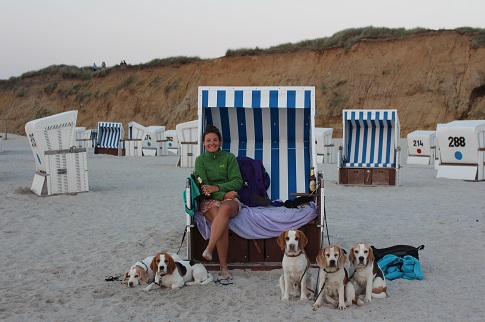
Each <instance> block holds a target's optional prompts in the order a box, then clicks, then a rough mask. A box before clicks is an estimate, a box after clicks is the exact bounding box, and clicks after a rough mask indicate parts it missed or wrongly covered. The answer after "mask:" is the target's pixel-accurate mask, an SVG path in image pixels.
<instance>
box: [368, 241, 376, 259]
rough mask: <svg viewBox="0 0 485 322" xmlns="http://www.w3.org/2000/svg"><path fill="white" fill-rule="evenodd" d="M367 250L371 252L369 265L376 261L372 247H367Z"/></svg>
mask: <svg viewBox="0 0 485 322" xmlns="http://www.w3.org/2000/svg"><path fill="white" fill-rule="evenodd" d="M366 247H367V250H368V251H369V255H367V263H373V262H374V261H375V259H376V258H375V256H374V250H373V249H372V247H370V245H366Z"/></svg>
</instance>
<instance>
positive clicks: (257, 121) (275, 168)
mask: <svg viewBox="0 0 485 322" xmlns="http://www.w3.org/2000/svg"><path fill="white" fill-rule="evenodd" d="M198 95H199V97H198V102H199V104H198V116H199V118H198V122H199V124H198V131H199V135H198V137H199V138H201V136H202V133H203V131H204V129H205V127H206V125H207V124H212V125H215V126H216V127H218V128H219V129H220V131H221V134H222V149H223V150H224V151H229V152H232V153H233V154H234V155H236V156H248V157H251V158H253V159H258V160H261V161H262V162H263V165H264V167H265V168H266V171H267V172H268V174H269V175H270V178H271V184H270V187H269V189H268V195H269V197H270V198H271V199H272V200H273V201H274V200H281V201H283V202H284V201H286V200H289V199H294V198H295V193H297V194H298V195H300V193H303V194H304V193H306V192H307V191H308V190H309V186H308V178H309V175H310V168H311V167H312V166H313V167H314V168H315V171H317V170H316V169H317V163H316V152H315V140H314V138H313V129H314V127H315V125H314V119H315V88H314V87H199V92H198ZM198 141H199V149H200V152H201V153H204V152H205V151H204V150H203V145H202V142H201V140H200V139H199V140H198ZM318 191H319V192H320V193H318V195H319V196H323V188H322V189H321V190H318ZM320 200H323V197H322V198H321V199H319V200H318V201H316V204H317V207H315V208H314V209H313V210H312V211H311V212H312V214H309V216H310V217H311V220H306V221H305V222H304V223H301V222H300V224H299V225H298V226H293V227H289V228H293V229H298V228H299V229H302V230H303V231H304V232H305V234H306V235H307V237H308V239H309V244H308V245H307V247H306V251H307V254H308V256H309V257H310V259H311V260H312V261H314V260H315V257H316V255H317V253H318V250H319V249H320V241H321V240H322V238H323V220H324V219H323V215H321V214H320V213H319V212H321V213H322V214H323V211H324V207H323V206H324V205H323V204H322V205H320ZM248 208H249V207H248ZM256 208H257V209H258V211H262V212H264V211H265V210H268V211H269V210H270V209H271V210H272V211H273V213H274V211H276V212H277V211H280V212H289V211H290V210H292V209H288V208H285V207H280V208H278V207H268V208H265V207H256ZM243 211H244V207H243V210H242V211H241V214H240V215H239V216H237V217H236V218H238V217H240V216H243ZM307 211H308V209H307ZM274 215H275V216H276V217H273V218H275V219H276V218H277V216H278V214H277V213H274ZM296 217H298V215H296ZM187 220H188V225H187V226H188V229H189V230H190V227H194V225H193V221H192V218H191V217H190V216H188V217H187ZM229 228H231V222H230V224H229ZM237 228H240V227H237ZM262 228H263V229H264V227H262ZM235 230H236V231H238V230H237V229H231V233H230V239H231V241H230V250H229V258H228V261H229V263H231V266H232V267H235V266H238V265H240V266H243V267H248V266H251V267H253V268H258V267H259V268H260V269H261V268H274V267H281V259H282V256H283V253H282V251H281V249H280V248H279V246H278V245H277V243H276V237H277V236H278V235H279V233H281V231H277V232H273V233H272V234H269V235H268V236H264V235H263V236H260V237H259V238H250V237H245V238H243V237H241V236H243V235H244V234H245V233H246V232H244V233H240V235H237V234H236V233H234V231H235ZM238 233H239V232H238ZM249 235H251V234H249ZM189 236H190V240H189V245H188V246H189V249H188V254H189V258H190V259H194V260H197V261H202V262H204V261H205V260H204V259H203V258H202V256H201V254H202V252H203V250H204V249H205V247H206V245H207V240H204V239H203V238H202V237H201V235H200V234H199V230H198V229H197V228H194V229H192V230H191V233H189ZM251 239H253V240H252V241H251ZM254 239H257V241H256V240H254ZM216 253H217V252H214V255H216ZM215 261H217V259H216V258H215ZM236 263H237V265H236ZM207 264H209V263H207Z"/></svg>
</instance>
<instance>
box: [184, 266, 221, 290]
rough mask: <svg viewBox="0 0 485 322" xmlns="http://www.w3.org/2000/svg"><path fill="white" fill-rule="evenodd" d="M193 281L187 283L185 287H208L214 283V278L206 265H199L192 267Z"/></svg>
mask: <svg viewBox="0 0 485 322" xmlns="http://www.w3.org/2000/svg"><path fill="white" fill-rule="evenodd" d="M192 278H193V281H190V282H187V283H185V285H197V284H201V285H206V284H209V283H210V282H212V281H214V277H213V276H212V274H210V273H209V272H208V271H207V269H206V268H205V266H204V265H202V264H200V263H197V264H194V265H192Z"/></svg>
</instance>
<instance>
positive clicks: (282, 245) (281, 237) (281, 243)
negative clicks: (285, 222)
mask: <svg viewBox="0 0 485 322" xmlns="http://www.w3.org/2000/svg"><path fill="white" fill-rule="evenodd" d="M285 236H286V230H285V231H283V232H282V233H281V234H280V235H279V237H278V239H277V240H276V242H277V243H278V245H279V246H280V248H281V250H284V249H285V246H286V240H285Z"/></svg>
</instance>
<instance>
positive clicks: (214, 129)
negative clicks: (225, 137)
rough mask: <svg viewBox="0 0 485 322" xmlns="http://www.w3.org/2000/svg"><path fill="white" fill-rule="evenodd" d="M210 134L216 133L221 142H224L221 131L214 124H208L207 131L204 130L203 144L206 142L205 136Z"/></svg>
mask: <svg viewBox="0 0 485 322" xmlns="http://www.w3.org/2000/svg"><path fill="white" fill-rule="evenodd" d="M209 133H215V134H216V135H217V137H218V138H219V141H222V136H221V132H220V131H219V129H218V128H217V127H215V126H214V125H212V124H207V126H206V127H205V130H204V133H203V134H202V142H203V141H205V136H206V135H207V134H209Z"/></svg>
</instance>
